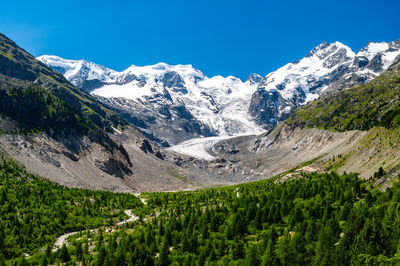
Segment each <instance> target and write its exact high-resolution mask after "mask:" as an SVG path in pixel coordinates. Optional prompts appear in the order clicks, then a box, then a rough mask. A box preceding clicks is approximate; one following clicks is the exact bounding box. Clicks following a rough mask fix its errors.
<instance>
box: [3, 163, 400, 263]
mask: <svg viewBox="0 0 400 266" xmlns="http://www.w3.org/2000/svg"><path fill="white" fill-rule="evenodd" d="M0 182H1V183H0V202H1V209H0V210H1V212H0V214H1V216H0V218H1V219H0V251H1V252H0V254H1V255H0V264H1V263H3V264H4V263H6V265H7V264H10V263H13V262H15V263H18V264H19V265H26V264H41V265H47V264H54V263H73V262H75V263H77V262H79V263H83V264H85V265H87V264H89V265H168V264H177V265H178V264H179V265H206V264H207V265H226V264H233V265H258V264H263V265H280V264H282V265H305V264H313V265H349V264H362V263H372V264H379V263H389V262H390V263H399V262H400V253H399V252H398V250H399V249H400V245H399V243H400V242H399V239H400V229H399V228H400V227H399V226H398V224H399V223H400V220H399V218H398V215H397V213H398V211H397V210H398V208H399V206H400V186H399V185H398V184H397V183H396V184H395V185H394V186H393V188H392V189H388V190H387V191H386V192H381V191H379V190H377V189H373V188H372V189H371V187H370V184H369V183H368V182H367V181H363V180H361V179H359V178H358V177H357V175H356V174H344V175H338V174H336V173H333V172H332V173H329V174H328V173H327V174H303V175H302V177H301V178H299V179H297V180H292V181H287V182H283V183H277V182H274V179H270V180H265V181H260V182H256V183H248V184H244V185H238V186H232V187H221V188H215V189H207V190H199V191H194V192H178V193H151V194H145V195H142V197H145V198H146V201H147V205H143V204H142V203H141V202H140V201H139V199H138V198H137V197H135V196H133V195H129V194H117V193H115V194H114V193H111V192H100V191H89V190H78V189H69V188H66V187H62V186H59V185H56V184H53V183H50V182H47V181H44V180H41V179H40V178H38V177H36V176H34V175H32V174H29V173H27V172H26V171H25V170H24V169H23V168H22V167H20V166H19V165H17V164H15V163H14V162H12V161H10V160H6V159H4V158H3V159H2V161H1V163H0ZM21 199H24V200H21ZM126 209H133V211H134V212H135V213H136V214H137V215H140V216H142V217H144V218H145V219H139V221H136V222H132V223H128V224H126V225H124V226H123V227H122V228H120V229H117V228H116V229H115V230H114V231H109V230H105V229H100V230H99V231H98V232H97V233H94V232H93V233H89V232H88V231H83V232H82V233H78V234H76V235H73V236H71V237H69V240H68V241H69V243H70V245H69V247H66V246H63V247H62V248H61V249H59V250H57V251H55V252H53V251H52V250H51V248H50V247H51V246H52V244H53V243H54V240H55V238H56V236H57V235H61V234H63V233H65V232H70V231H76V230H85V229H87V228H94V227H99V226H100V228H102V227H101V226H108V227H109V226H111V225H113V224H115V223H116V221H117V220H120V219H121V218H122V215H123V210H126ZM132 229H133V230H132ZM46 247H47V248H46ZM24 253H28V254H29V255H30V256H29V257H25V256H26V255H25V256H24V255H23V254H24Z"/></svg>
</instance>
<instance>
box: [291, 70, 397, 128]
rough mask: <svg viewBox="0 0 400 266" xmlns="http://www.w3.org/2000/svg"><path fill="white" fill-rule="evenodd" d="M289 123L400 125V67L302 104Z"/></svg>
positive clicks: (364, 126) (324, 125)
mask: <svg viewBox="0 0 400 266" xmlns="http://www.w3.org/2000/svg"><path fill="white" fill-rule="evenodd" d="M286 123H287V124H288V125H290V126H294V127H317V128H321V129H328V130H333V131H347V130H355V129H358V130H368V129H370V128H373V127H379V126H382V127H385V128H398V127H400V71H399V70H398V69H397V68H396V67H393V68H392V69H391V70H389V71H387V72H385V73H384V74H382V75H381V76H379V77H377V78H375V79H374V80H372V81H371V82H368V83H366V84H362V85H357V86H354V87H352V88H350V89H348V90H344V91H340V92H336V93H333V94H331V95H328V96H326V97H323V98H322V99H319V100H317V101H314V102H311V103H309V104H307V105H306V106H304V107H302V108H299V109H298V110H297V111H296V112H295V113H294V114H293V115H292V116H291V117H290V118H289V119H288V120H287V121H286Z"/></svg>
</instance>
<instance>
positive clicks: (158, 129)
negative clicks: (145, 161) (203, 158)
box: [38, 55, 263, 144]
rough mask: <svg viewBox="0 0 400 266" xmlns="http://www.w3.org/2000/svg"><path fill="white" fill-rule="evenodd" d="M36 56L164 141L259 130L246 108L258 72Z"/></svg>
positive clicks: (254, 87)
mask: <svg viewBox="0 0 400 266" xmlns="http://www.w3.org/2000/svg"><path fill="white" fill-rule="evenodd" d="M38 59H39V60H40V61H42V62H43V63H45V64H47V65H49V66H51V67H52V68H54V69H56V70H57V71H59V72H61V73H62V74H63V75H64V76H65V77H66V78H67V79H68V80H70V81H71V82H72V83H73V84H74V85H76V86H79V87H81V88H82V89H84V90H87V91H88V92H90V93H91V94H93V95H96V96H98V97H99V99H100V100H101V101H102V102H103V103H105V104H106V105H108V106H109V107H110V108H112V109H114V110H116V111H117V112H119V113H120V114H121V115H122V116H123V117H124V118H125V119H127V120H128V121H130V122H131V123H133V124H135V125H136V126H138V127H140V128H141V130H142V131H144V132H145V133H147V134H148V136H149V137H152V138H153V139H156V140H158V141H160V142H163V143H168V144H174V143H177V142H180V141H183V140H185V139H188V138H192V137H199V136H213V135H238V134H258V133H261V132H262V131H263V129H262V128H261V127H260V126H258V125H256V124H255V122H254V121H253V120H252V118H251V116H250V115H249V114H248V109H249V104H250V99H251V95H252V94H253V93H254V92H255V91H256V89H257V86H258V84H259V83H260V82H261V81H262V77H261V76H260V75H257V74H251V75H250V76H249V78H248V79H247V81H246V82H243V81H241V80H240V79H239V78H236V77H233V76H228V77H222V76H214V77H211V78H208V77H207V76H205V75H204V74H203V73H202V72H201V71H199V70H197V69H195V68H193V66H191V65H168V64H165V63H158V64H156V65H150V66H135V65H132V66H130V67H129V68H127V69H126V70H124V71H122V72H116V71H113V70H111V69H108V68H105V67H102V66H100V65H97V64H95V63H92V62H88V61H85V60H66V59H63V58H60V57H57V56H47V55H44V56H40V57H38Z"/></svg>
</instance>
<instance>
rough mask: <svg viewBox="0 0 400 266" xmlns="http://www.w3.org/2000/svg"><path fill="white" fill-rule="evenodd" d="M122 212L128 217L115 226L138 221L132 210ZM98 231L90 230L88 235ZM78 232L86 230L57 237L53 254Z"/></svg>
mask: <svg viewBox="0 0 400 266" xmlns="http://www.w3.org/2000/svg"><path fill="white" fill-rule="evenodd" d="M124 212H125V214H126V215H128V219H125V220H123V221H121V222H118V223H117V224H116V225H117V226H121V225H124V224H126V223H129V222H134V221H136V220H138V219H139V217H138V216H136V215H135V214H134V213H133V212H132V210H125V211H124ZM111 230H112V228H106V229H105V231H106V232H109V231H111ZM98 231H99V229H92V230H90V233H97V232H98ZM80 232H86V230H83V231H76V232H71V233H66V234H63V235H61V236H59V237H57V239H56V242H55V243H54V246H53V252H54V251H57V250H58V249H60V248H61V247H62V246H63V245H64V244H65V245H66V246H68V245H69V243H68V241H67V238H68V237H70V236H72V235H75V234H78V233H80Z"/></svg>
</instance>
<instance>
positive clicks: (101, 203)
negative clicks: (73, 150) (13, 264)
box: [0, 156, 142, 265]
mask: <svg viewBox="0 0 400 266" xmlns="http://www.w3.org/2000/svg"><path fill="white" fill-rule="evenodd" d="M141 205H142V203H141V202H140V200H139V199H138V198H137V197H135V196H133V195H130V194H115V193H111V192H105V191H91V190H80V189H71V188H67V187H64V186H60V185H58V184H55V183H52V182H49V181H45V180H42V179H40V178H39V177H37V176H35V175H33V174H30V173H28V172H27V171H26V170H25V169H24V168H23V167H21V166H20V165H18V164H16V163H15V162H14V161H11V160H8V159H5V158H4V157H3V156H2V157H1V159H0V257H1V259H0V260H3V261H4V260H10V259H14V258H17V257H21V256H23V254H24V253H27V254H35V253H38V252H39V253H40V252H41V251H42V250H43V249H44V248H46V246H52V244H53V243H54V241H55V239H56V236H58V235H61V234H63V233H65V232H72V231H77V230H84V229H88V228H97V227H99V226H102V225H108V224H114V223H115V221H118V220H121V219H122V218H123V217H125V216H126V215H125V214H124V210H125V209H135V208H137V207H139V206H141ZM0 265H1V263H0Z"/></svg>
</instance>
